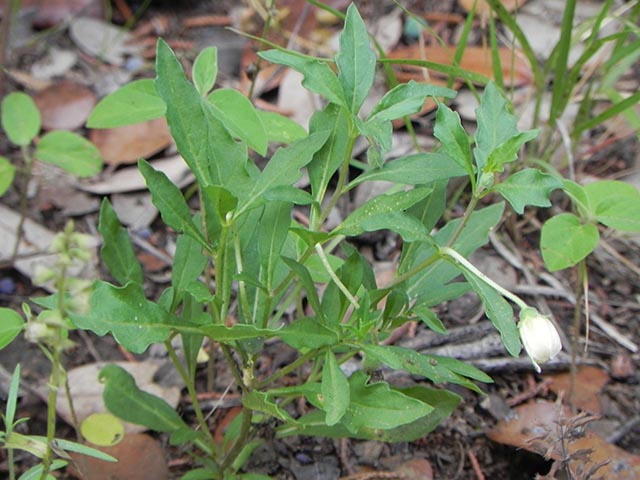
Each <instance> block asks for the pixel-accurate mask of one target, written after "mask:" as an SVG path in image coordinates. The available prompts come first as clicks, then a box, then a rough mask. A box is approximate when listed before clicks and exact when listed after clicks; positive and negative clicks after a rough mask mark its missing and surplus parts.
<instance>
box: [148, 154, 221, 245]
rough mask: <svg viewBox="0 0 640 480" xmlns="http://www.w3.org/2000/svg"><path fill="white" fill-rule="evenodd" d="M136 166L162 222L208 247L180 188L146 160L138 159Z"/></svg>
mask: <svg viewBox="0 0 640 480" xmlns="http://www.w3.org/2000/svg"><path fill="white" fill-rule="evenodd" d="M138 168H139V169H140V172H141V173H142V175H143V176H144V179H145V181H146V182H147V187H148V188H149V191H150V192H151V199H152V201H153V204H154V205H155V206H156V207H157V208H158V210H159V211H160V215H162V220H163V221H164V223H166V224H167V225H169V226H170V227H171V228H173V229H175V230H177V231H179V232H184V233H186V234H187V235H189V236H190V237H191V238H193V239H194V240H196V241H197V242H198V243H199V244H200V245H201V246H203V247H204V248H205V249H209V248H210V247H209V245H208V244H207V241H206V239H205V238H204V235H202V232H201V231H200V229H199V228H197V227H196V225H195V224H194V223H193V219H192V218H191V212H190V211H189V206H188V205H187V202H186V201H185V199H184V197H183V196H182V192H181V191H180V189H179V188H178V187H176V186H175V185H174V184H173V183H172V182H171V180H169V179H168V178H167V176H166V175H165V174H164V173H163V172H161V171H159V170H155V169H154V168H153V167H152V166H151V165H150V164H149V163H148V162H147V161H145V160H143V159H140V160H139V161H138Z"/></svg>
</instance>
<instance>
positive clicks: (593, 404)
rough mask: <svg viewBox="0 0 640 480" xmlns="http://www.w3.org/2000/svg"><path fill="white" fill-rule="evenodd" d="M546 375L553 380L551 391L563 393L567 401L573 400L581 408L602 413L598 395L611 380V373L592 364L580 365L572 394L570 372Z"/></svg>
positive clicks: (597, 413) (557, 393)
mask: <svg viewBox="0 0 640 480" xmlns="http://www.w3.org/2000/svg"><path fill="white" fill-rule="evenodd" d="M546 377H547V378H550V379H551V380H552V382H551V384H550V385H549V388H550V389H551V391H552V392H554V393H555V394H556V395H562V396H563V398H564V400H565V401H566V402H573V404H574V405H575V406H576V407H577V408H579V409H580V410H586V411H587V412H589V413H593V414H594V415H600V413H601V412H602V407H601V405H600V399H599V397H598V395H599V393H600V392H601V391H602V387H604V386H605V385H606V384H607V382H608V381H609V375H608V374H607V372H605V371H604V370H602V369H600V368H597V367H591V366H584V367H580V369H579V370H578V373H577V374H576V378H575V382H574V386H573V393H572V394H570V392H569V388H570V383H571V375H570V374H569V373H568V372H566V373H558V374H550V375H546ZM570 395H571V396H570Z"/></svg>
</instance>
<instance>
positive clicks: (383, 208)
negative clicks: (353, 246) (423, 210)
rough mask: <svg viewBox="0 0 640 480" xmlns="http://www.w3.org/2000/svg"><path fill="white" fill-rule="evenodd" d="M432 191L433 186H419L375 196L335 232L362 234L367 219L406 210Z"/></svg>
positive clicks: (350, 234)
mask: <svg viewBox="0 0 640 480" xmlns="http://www.w3.org/2000/svg"><path fill="white" fill-rule="evenodd" d="M431 191H432V189H431V188H427V187H419V188H414V189H413V190H409V191H407V192H397V193H393V194H390V195H379V196H377V197H374V198H372V199H371V200H369V201H367V202H365V203H364V204H363V205H361V206H360V207H358V208H357V209H356V210H354V211H353V212H352V213H351V215H349V216H348V217H347V218H346V219H345V220H344V222H342V223H341V224H340V225H339V226H338V227H336V229H335V230H334V233H338V234H341V235H347V236H353V235H360V234H361V233H364V232H365V231H366V230H365V228H364V227H363V223H364V222H365V221H366V220H367V219H370V218H371V217H373V216H378V215H385V214H389V213H392V212H401V211H403V210H406V209H407V208H409V207H410V206H412V205H414V204H415V203H416V202H419V201H420V200H422V199H423V198H425V197H426V196H427V195H429V194H430V193H431Z"/></svg>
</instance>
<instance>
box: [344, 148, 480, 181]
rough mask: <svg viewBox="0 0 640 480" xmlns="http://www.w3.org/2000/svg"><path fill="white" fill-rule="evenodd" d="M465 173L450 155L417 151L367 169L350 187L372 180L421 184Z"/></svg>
mask: <svg viewBox="0 0 640 480" xmlns="http://www.w3.org/2000/svg"><path fill="white" fill-rule="evenodd" d="M464 175H467V171H466V170H465V169H464V167H461V166H460V165H458V164H457V163H456V162H454V161H453V159H452V158H451V157H450V156H448V155H442V154H441V153H416V154H414V155H408V156H406V157H402V158H398V159H396V160H391V161H390V162H387V163H385V164H384V165H383V166H382V167H380V168H375V169H371V170H367V171H366V172H364V173H363V174H361V175H359V176H358V177H357V178H356V179H355V180H354V181H353V182H351V183H350V184H349V188H353V187H355V186H356V185H359V184H361V183H363V182H367V181H371V180H386V181H388V182H394V183H404V184H407V185H419V184H423V183H431V182H436V181H438V180H446V179H449V178H453V177H462V176H464Z"/></svg>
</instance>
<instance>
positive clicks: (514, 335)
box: [463, 268, 522, 357]
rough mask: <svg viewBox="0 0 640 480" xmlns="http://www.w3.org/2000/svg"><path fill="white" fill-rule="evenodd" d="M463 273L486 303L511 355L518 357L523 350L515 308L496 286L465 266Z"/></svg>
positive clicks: (488, 312)
mask: <svg viewBox="0 0 640 480" xmlns="http://www.w3.org/2000/svg"><path fill="white" fill-rule="evenodd" d="M463 273H464V276H465V278H466V279H467V282H469V284H470V285H471V287H472V288H473V290H474V291H475V292H476V293H477V294H478V296H479V297H480V299H481V300H482V304H483V305H484V310H485V313H486V314H487V317H489V320H491V323H493V326H494V327H496V330H498V332H500V339H501V340H502V343H503V345H504V346H505V348H506V349H507V352H509V354H510V355H512V356H514V357H517V356H518V355H520V350H522V344H521V343H520V333H519V332H518V327H517V325H516V322H515V319H514V316H513V309H512V308H511V305H509V302H507V301H506V300H505V299H504V297H503V296H502V295H500V294H499V293H498V292H497V291H496V290H495V289H494V288H492V287H490V286H489V285H487V284H486V283H485V282H484V281H483V280H481V279H479V278H478V277H477V276H476V275H475V274H473V273H472V272H469V271H467V270H466V269H464V268H463Z"/></svg>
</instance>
